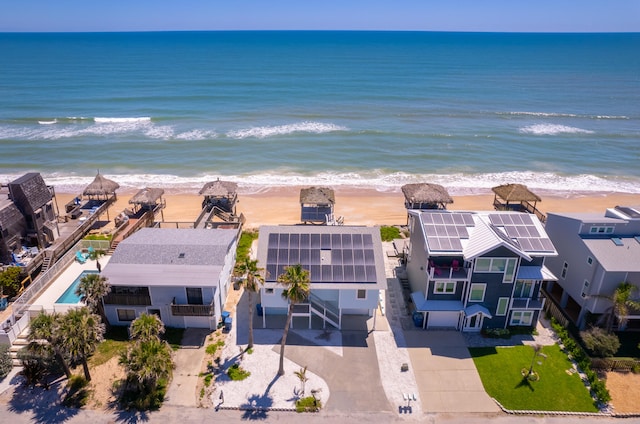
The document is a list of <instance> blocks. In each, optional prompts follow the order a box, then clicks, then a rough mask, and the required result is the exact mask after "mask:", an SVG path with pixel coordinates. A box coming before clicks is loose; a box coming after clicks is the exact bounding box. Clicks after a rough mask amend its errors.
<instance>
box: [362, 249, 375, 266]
mask: <svg viewBox="0 0 640 424" xmlns="http://www.w3.org/2000/svg"><path fill="white" fill-rule="evenodd" d="M364 263H365V265H375V263H376V258H375V254H374V253H373V249H366V250H364Z"/></svg>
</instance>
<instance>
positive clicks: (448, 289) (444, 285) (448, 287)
mask: <svg viewBox="0 0 640 424" xmlns="http://www.w3.org/2000/svg"><path fill="white" fill-rule="evenodd" d="M455 292H456V282H455V281H438V282H437V283H435V284H434V285H433V293H434V294H453V293H455Z"/></svg>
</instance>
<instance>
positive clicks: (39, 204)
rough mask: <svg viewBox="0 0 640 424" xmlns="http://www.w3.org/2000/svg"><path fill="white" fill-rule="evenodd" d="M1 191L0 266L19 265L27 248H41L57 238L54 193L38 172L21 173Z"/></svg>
mask: <svg viewBox="0 0 640 424" xmlns="http://www.w3.org/2000/svg"><path fill="white" fill-rule="evenodd" d="M4 189H6V190H7V191H6V192H4V193H0V263H5V264H12V263H13V264H19V263H20V258H21V255H23V254H24V253H25V252H27V251H26V248H27V247H32V246H33V247H37V248H40V249H43V248H45V247H47V246H49V245H51V243H53V242H54V240H56V239H57V238H58V237H59V236H60V231H59V229H58V221H57V217H56V212H55V209H54V200H53V198H54V192H53V188H52V187H49V186H47V185H46V184H45V182H44V180H43V179H42V176H41V175H40V174H39V173H37V172H29V173H27V174H24V175H23V176H21V177H19V178H17V179H15V180H13V181H11V182H10V183H9V184H7V185H6V187H5V188H4ZM3 191H4V190H3ZM27 253H28V252H27Z"/></svg>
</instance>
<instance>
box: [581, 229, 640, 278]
mask: <svg viewBox="0 0 640 424" xmlns="http://www.w3.org/2000/svg"><path fill="white" fill-rule="evenodd" d="M619 239H620V240H621V241H622V245H621V246H616V245H615V244H614V243H613V241H611V238H606V239H582V240H583V242H584V244H585V245H586V246H587V248H588V249H589V251H591V254H592V255H593V257H594V258H595V259H596V260H597V261H598V262H599V263H600V265H601V266H602V267H603V268H604V269H605V270H606V271H609V272H616V271H617V272H640V242H638V241H637V240H636V239H635V238H634V237H619Z"/></svg>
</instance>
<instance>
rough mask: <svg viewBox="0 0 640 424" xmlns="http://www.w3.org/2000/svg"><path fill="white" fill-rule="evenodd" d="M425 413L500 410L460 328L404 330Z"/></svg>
mask: <svg viewBox="0 0 640 424" xmlns="http://www.w3.org/2000/svg"><path fill="white" fill-rule="evenodd" d="M404 337H405V339H406V343H407V348H408V351H409V357H410V358H411V365H412V367H413V373H414V375H415V378H416V382H417V384H418V388H419V391H420V393H419V394H417V395H418V396H419V399H420V402H421V405H422V410H423V412H427V413H430V412H456V413H461V412H499V411H500V408H499V407H498V406H497V405H496V403H495V402H494V401H493V400H492V399H491V398H490V397H489V395H487V393H486V392H485V390H484V387H483V386H482V381H481V380H480V375H478V371H477V370H476V367H475V365H474V363H473V359H472V358H471V355H470V354H469V350H468V349H467V346H466V342H465V340H464V337H463V336H462V334H461V333H459V332H457V331H405V332H404Z"/></svg>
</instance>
